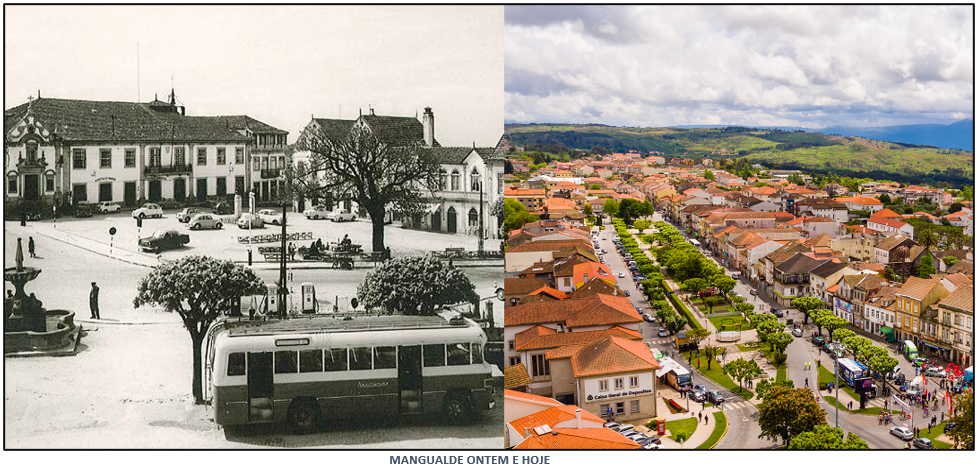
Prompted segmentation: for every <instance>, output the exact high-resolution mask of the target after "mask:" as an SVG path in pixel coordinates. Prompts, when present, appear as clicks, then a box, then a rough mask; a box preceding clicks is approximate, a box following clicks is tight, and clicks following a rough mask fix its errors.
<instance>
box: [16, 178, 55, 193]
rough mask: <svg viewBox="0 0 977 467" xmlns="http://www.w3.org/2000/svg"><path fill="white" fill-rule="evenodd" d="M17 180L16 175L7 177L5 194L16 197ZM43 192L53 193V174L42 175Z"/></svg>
mask: <svg viewBox="0 0 977 467" xmlns="http://www.w3.org/2000/svg"><path fill="white" fill-rule="evenodd" d="M17 181H18V178H17V176H16V175H7V194H11V195H16V194H17V189H18V186H19V185H18V183H17ZM44 192H45V193H53V192H54V174H45V175H44Z"/></svg>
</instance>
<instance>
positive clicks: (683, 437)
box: [675, 430, 689, 449]
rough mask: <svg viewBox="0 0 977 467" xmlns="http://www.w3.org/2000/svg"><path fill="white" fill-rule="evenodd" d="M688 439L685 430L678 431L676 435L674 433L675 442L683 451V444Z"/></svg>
mask: <svg viewBox="0 0 977 467" xmlns="http://www.w3.org/2000/svg"><path fill="white" fill-rule="evenodd" d="M688 439H689V434H688V433H686V432H685V430H679V432H678V433H675V441H678V444H679V448H680V449H685V442H686V441H687V440H688Z"/></svg>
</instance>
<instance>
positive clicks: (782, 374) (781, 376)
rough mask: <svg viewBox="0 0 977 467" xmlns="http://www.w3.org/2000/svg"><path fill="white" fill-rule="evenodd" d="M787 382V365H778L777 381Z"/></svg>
mask: <svg viewBox="0 0 977 467" xmlns="http://www.w3.org/2000/svg"><path fill="white" fill-rule="evenodd" d="M785 380H787V365H786V364H780V365H777V381H785Z"/></svg>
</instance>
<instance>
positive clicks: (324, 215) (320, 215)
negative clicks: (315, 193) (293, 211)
mask: <svg viewBox="0 0 977 467" xmlns="http://www.w3.org/2000/svg"><path fill="white" fill-rule="evenodd" d="M302 214H304V215H305V218H306V219H315V220H318V219H328V218H329V210H328V209H326V207H325V206H321V205H320V206H312V207H311V208H309V209H306V210H305V211H302Z"/></svg>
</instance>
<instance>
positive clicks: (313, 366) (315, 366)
mask: <svg viewBox="0 0 977 467" xmlns="http://www.w3.org/2000/svg"><path fill="white" fill-rule="evenodd" d="M319 371H322V350H302V351H300V352H299V373H315V372H319Z"/></svg>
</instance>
